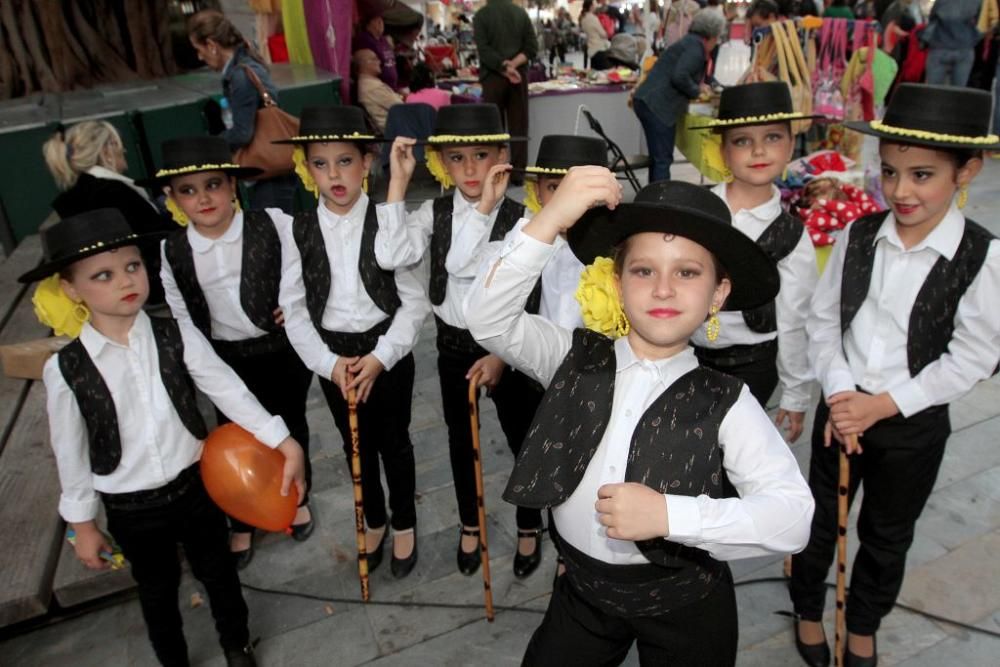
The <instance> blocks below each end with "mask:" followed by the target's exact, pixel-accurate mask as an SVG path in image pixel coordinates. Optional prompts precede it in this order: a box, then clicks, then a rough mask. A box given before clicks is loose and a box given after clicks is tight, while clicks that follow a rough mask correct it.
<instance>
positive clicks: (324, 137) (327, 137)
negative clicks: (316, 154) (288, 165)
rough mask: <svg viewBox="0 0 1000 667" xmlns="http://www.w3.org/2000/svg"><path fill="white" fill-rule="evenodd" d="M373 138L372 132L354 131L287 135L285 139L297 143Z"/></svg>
mask: <svg viewBox="0 0 1000 667" xmlns="http://www.w3.org/2000/svg"><path fill="white" fill-rule="evenodd" d="M375 138H376V137H375V135H374V134H361V133H360V132H354V133H352V134H300V135H297V136H294V137H288V139H286V140H285V141H293V142H298V143H303V142H310V141H324V142H325V141H365V140H374V139H375Z"/></svg>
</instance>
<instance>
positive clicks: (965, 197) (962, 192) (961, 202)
mask: <svg viewBox="0 0 1000 667" xmlns="http://www.w3.org/2000/svg"><path fill="white" fill-rule="evenodd" d="M956 203H957V204H958V208H959V209H963V208H965V205H966V204H968V203H969V186H968V185H963V186H962V187H961V188H959V190H958V202H956Z"/></svg>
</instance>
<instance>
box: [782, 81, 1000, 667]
mask: <svg viewBox="0 0 1000 667" xmlns="http://www.w3.org/2000/svg"><path fill="white" fill-rule="evenodd" d="M991 103H992V100H991V97H990V95H989V93H987V92H983V91H979V90H973V89H969V88H949V87H945V86H925V85H918V84H902V85H901V86H899V88H897V89H896V92H895V94H894V95H893V97H892V99H891V100H890V102H889V106H888V107H887V109H886V112H885V116H884V118H883V119H882V120H876V121H872V122H870V123H864V122H852V123H848V127H850V128H851V129H854V130H857V131H859V132H863V133H865V134H872V135H875V136H877V137H879V140H880V141H879V155H880V156H881V159H882V189H883V192H884V193H885V198H886V200H887V201H888V202H889V205H890V207H891V210H890V211H886V212H884V213H879V214H876V215H872V216H868V217H866V218H862V219H860V220H857V221H855V222H853V223H852V224H851V225H849V226H848V227H847V229H846V230H845V231H844V232H843V234H842V235H841V236H840V238H838V239H837V244H836V245H835V246H834V249H833V254H832V255H831V256H830V260H829V263H828V264H827V266H826V270H825V272H824V273H823V276H822V278H820V282H819V287H818V289H817V290H816V293H815V295H814V297H813V299H812V306H811V311H810V314H809V319H808V321H807V324H806V331H807V334H808V336H809V356H810V360H811V362H812V366H813V370H814V371H815V373H816V377H817V378H818V379H819V381H820V383H821V384H822V387H823V399H822V400H821V401H820V403H819V407H818V408H817V413H816V422H815V426H814V429H813V440H812V458H811V462H810V466H809V485H810V487H811V488H812V492H813V496H814V498H815V499H816V514H815V516H814V518H813V524H812V532H811V535H810V538H809V545H808V546H807V547H806V549H805V550H804V551H803V552H802V553H801V554H799V555H798V556H796V557H795V558H794V560H793V562H792V580H791V588H790V592H791V597H792V601H793V602H794V604H795V611H796V613H797V614H798V617H799V619H800V620H799V622H798V624H797V626H798V627H797V634H796V646H797V648H798V649H799V653H800V654H801V655H802V657H803V658H804V659H805V661H806V662H807V663H808V664H810V665H825V664H827V663H828V662H829V659H830V649H829V647H828V646H827V645H826V643H825V637H824V633H823V626H822V623H821V621H822V617H823V606H824V597H825V593H826V586H825V583H824V582H825V579H826V575H827V572H828V571H829V569H830V563H831V562H832V560H833V553H834V545H835V541H836V535H837V484H838V480H837V477H838V452H837V447H830V444H831V440H832V439H835V440H836V441H838V442H843V440H844V438H845V436H849V435H855V436H857V437H858V439H857V445H858V447H857V449H856V450H855V449H854V448H853V446H852V445H850V444H849V445H847V453H848V454H850V455H851V456H850V479H851V484H850V489H849V498H853V496H854V492H855V491H856V490H857V488H858V486H859V484H862V483H863V484H864V489H865V492H864V500H863V502H862V505H861V511H860V513H859V515H858V539H859V541H860V545H859V549H858V554H857V556H856V557H855V560H854V566H853V569H852V573H851V582H850V595H849V597H848V599H847V610H846V616H847V631H848V636H847V648H846V656H845V661H844V663H843V664H846V665H849V666H855V667H857V666H861V665H864V666H870V665H875V664H876V663H877V652H876V646H875V632H876V631H877V630H878V628H879V624H880V622H881V620H882V617H884V616H885V615H886V614H888V613H889V612H890V611H891V610H892V607H893V604H894V603H895V601H896V596H897V595H898V594H899V590H900V587H901V586H902V583H903V573H904V571H905V567H906V552H907V550H908V549H909V547H910V544H911V543H912V541H913V534H914V526H915V524H916V521H917V518H918V517H919V516H920V513H921V511H922V510H923V507H924V504H925V503H926V502H927V498H928V496H929V495H930V493H931V490H932V489H933V486H934V480H935V479H936V477H937V473H938V468H939V467H940V465H941V459H942V457H943V456H944V449H945V444H946V443H947V441H948V436H949V434H950V432H951V426H950V423H949V420H948V404H949V403H950V402H951V401H952V400H954V399H956V398H958V397H959V396H962V395H963V394H965V393H966V392H967V391H969V390H970V389H972V387H973V386H974V385H975V384H976V383H977V382H979V381H980V380H983V379H985V378H987V377H989V375H990V374H991V373H992V372H993V369H994V368H996V365H997V360H998V359H1000V349H998V346H997V341H998V340H1000V310H998V309H997V307H996V295H997V292H998V290H1000V244H998V243H997V241H996V239H995V238H994V237H993V236H992V235H991V234H990V233H989V232H987V231H986V230H985V229H983V228H982V227H980V226H979V225H977V224H976V223H974V222H972V221H971V220H968V219H966V218H965V216H964V215H963V214H962V212H961V209H962V207H963V206H964V205H965V200H966V199H967V197H968V190H967V188H968V186H969V183H970V182H971V181H972V180H973V179H974V178H975V177H976V175H977V174H978V173H979V171H980V169H981V168H982V154H983V151H984V150H996V149H997V148H998V147H1000V137H998V136H997V135H996V134H991V133H990V131H989V128H990V109H991ZM956 195H957V196H956Z"/></svg>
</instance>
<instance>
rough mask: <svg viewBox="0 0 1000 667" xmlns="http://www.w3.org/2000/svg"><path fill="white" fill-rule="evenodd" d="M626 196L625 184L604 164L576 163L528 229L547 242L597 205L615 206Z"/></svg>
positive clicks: (533, 234)
mask: <svg viewBox="0 0 1000 667" xmlns="http://www.w3.org/2000/svg"><path fill="white" fill-rule="evenodd" d="M621 200H622V186H621V185H620V184H619V183H618V181H617V180H616V179H615V175H614V174H613V173H611V171H610V170H609V169H606V168H604V167H594V166H589V167H573V168H572V169H570V170H569V173H568V174H566V176H565V177H564V178H563V179H562V182H561V183H560V184H559V187H558V188H556V191H555V194H553V195H552V199H551V200H550V201H549V203H548V204H546V206H545V207H544V208H543V209H542V210H541V211H539V212H538V213H537V214H535V216H534V217H533V218H531V221H530V222H528V224H527V225H525V226H524V229H523V231H524V233H525V234H528V235H529V236H532V237H534V238H536V239H538V240H540V241H544V242H545V243H552V242H553V241H554V240H555V237H556V236H557V235H558V234H562V233H563V232H565V231H566V230H567V229H569V228H570V227H572V226H573V225H574V224H576V221H577V220H579V219H580V218H581V217H582V216H583V214H584V213H586V212H587V211H588V210H590V209H592V208H594V207H596V206H607V207H608V208H612V209H613V208H614V207H615V206H617V205H618V204H619V203H620V202H621Z"/></svg>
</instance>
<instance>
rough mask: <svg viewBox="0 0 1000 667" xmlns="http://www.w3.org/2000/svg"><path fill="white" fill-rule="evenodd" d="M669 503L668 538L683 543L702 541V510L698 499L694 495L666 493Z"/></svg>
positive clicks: (665, 497) (665, 496)
mask: <svg viewBox="0 0 1000 667" xmlns="http://www.w3.org/2000/svg"><path fill="white" fill-rule="evenodd" d="M663 497H664V499H665V500H666V503H667V529H668V530H669V531H670V534H669V535H667V539H668V540H670V541H671V542H681V543H683V544H697V543H699V542H700V541H701V510H700V509H698V499H697V498H695V497H692V496H675V495H671V494H669V493H667V494H664V496H663Z"/></svg>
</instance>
